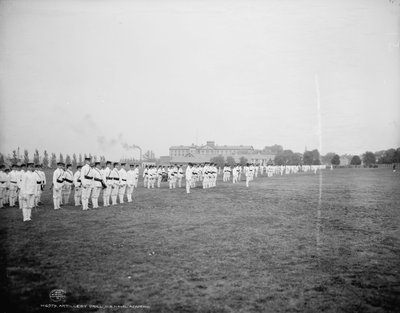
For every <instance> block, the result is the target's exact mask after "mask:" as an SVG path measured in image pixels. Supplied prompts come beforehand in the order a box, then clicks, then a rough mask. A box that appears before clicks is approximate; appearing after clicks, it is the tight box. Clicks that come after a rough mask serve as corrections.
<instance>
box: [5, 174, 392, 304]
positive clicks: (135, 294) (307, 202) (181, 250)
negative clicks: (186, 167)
mask: <svg viewBox="0 0 400 313" xmlns="http://www.w3.org/2000/svg"><path fill="white" fill-rule="evenodd" d="M320 187H321V190H320ZM399 187H400V175H399V173H393V172H392V171H391V170H390V169H385V168H383V169H337V170H334V171H330V170H326V171H323V172H322V175H321V176H320V175H319V174H317V175H314V174H311V173H299V174H295V175H284V176H275V177H272V178H267V177H265V176H263V177H258V178H256V179H255V180H254V181H253V182H251V184H250V188H246V187H245V185H244V182H243V181H242V182H240V183H239V184H236V185H233V184H232V183H223V182H220V181H219V182H218V185H217V187H216V188H213V189H208V190H203V189H200V188H196V189H194V190H192V193H191V194H186V193H185V189H184V188H181V189H176V190H169V189H168V187H167V184H166V183H163V185H162V188H161V189H154V190H148V189H145V188H143V187H141V186H140V187H139V189H138V190H135V195H134V202H133V203H130V204H127V203H126V204H123V205H117V206H113V207H109V208H100V209H95V210H93V209H92V210H89V211H82V210H81V208H78V207H74V206H63V207H62V209H61V210H58V211H55V210H53V209H52V199H51V193H50V191H49V190H47V191H45V193H44V195H43V200H42V201H43V202H44V203H46V205H44V206H41V207H40V208H39V209H38V210H37V211H35V210H34V211H33V214H32V215H33V221H32V222H30V223H23V222H22V212H21V211H20V210H19V209H15V208H6V209H2V210H0V220H1V227H0V232H1V235H2V236H1V247H2V256H1V263H2V274H3V275H2V280H3V283H2V294H3V295H4V296H5V297H6V298H7V299H8V300H7V302H8V304H10V305H11V309H10V310H8V312H11V311H13V312H16V311H29V312H40V311H44V312H50V311H57V312H62V311H65V312H71V311H77V312H79V311H80V312H82V309H80V308H74V307H69V308H61V307H58V308H45V307H43V305H44V304H52V303H53V302H52V301H51V300H50V299H49V292H50V291H51V290H52V289H57V288H58V289H64V290H65V291H66V292H67V296H66V301H65V302H64V304H68V305H77V304H80V305H89V304H92V305H99V306H100V307H101V308H92V309H90V308H85V309H84V311H90V310H91V311H98V312H127V311H129V309H126V308H120V309H118V308H106V307H105V306H107V305H108V306H112V305H115V306H121V305H145V306H149V308H142V309H140V308H136V309H134V311H135V312H141V311H143V312H396V311H399V310H400V300H399V299H400V273H399V270H400V231H399V225H400V212H399V209H400V188H399ZM320 191H321V196H320ZM71 200H72V197H71ZM100 203H101V202H100ZM3 311H6V310H5V309H3Z"/></svg>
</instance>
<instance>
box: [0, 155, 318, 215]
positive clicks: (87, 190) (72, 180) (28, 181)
mask: <svg viewBox="0 0 400 313" xmlns="http://www.w3.org/2000/svg"><path fill="white" fill-rule="evenodd" d="M128 167H129V169H128ZM324 168H325V165H297V166H287V165H286V166H283V165H282V166H273V165H267V166H262V165H255V164H253V163H247V164H246V165H245V166H241V165H240V164H236V165H235V166H233V167H231V166H229V165H227V164H225V166H224V167H223V168H222V169H221V168H218V167H217V164H215V163H212V162H205V163H203V164H192V163H189V164H188V166H187V167H186V169H185V171H184V170H183V167H182V165H177V164H175V165H170V166H167V167H164V166H161V165H159V166H155V165H148V166H145V168H144V170H143V174H142V177H143V186H144V187H146V188H149V189H153V188H155V185H157V188H160V187H161V182H162V181H164V180H167V181H168V185H169V188H170V189H175V188H176V187H177V184H178V188H181V187H182V180H183V178H185V181H186V192H187V193H190V189H191V188H195V187H197V186H198V185H200V187H202V188H203V189H207V188H213V187H216V184H217V176H218V174H219V173H220V172H221V171H222V173H223V178H222V180H223V181H224V182H228V181H230V180H231V177H232V182H233V183H234V184H235V183H238V182H239V181H241V177H242V175H243V174H244V176H245V178H246V187H249V183H250V182H251V181H252V180H253V179H254V177H257V176H258V175H259V174H260V175H263V174H264V172H265V173H266V174H267V175H268V177H271V176H273V175H279V174H280V175H283V174H292V173H297V172H299V171H302V172H308V171H314V173H316V172H317V170H318V169H324ZM138 181H139V165H138V164H136V165H134V164H130V165H129V166H127V164H126V163H123V162H121V163H119V162H114V163H113V162H111V161H107V162H106V164H105V166H101V163H100V162H94V163H91V159H90V158H85V164H84V165H83V166H82V165H78V166H77V170H76V172H75V173H73V172H72V165H71V164H64V163H63V162H58V163H57V169H56V170H55V171H54V173H53V179H52V185H51V189H52V191H53V203H54V209H55V210H58V209H60V207H61V205H62V204H69V199H70V195H71V193H72V191H74V202H75V206H81V205H82V209H83V210H88V209H89V200H91V203H92V207H93V208H94V209H95V208H98V207H99V201H98V199H99V197H100V194H101V192H103V194H102V197H103V205H104V206H105V207H108V206H110V205H116V204H117V200H119V203H120V204H122V203H124V201H125V195H126V198H127V202H132V201H133V191H134V189H135V188H138ZM45 186H46V176H45V173H44V172H43V169H42V166H41V165H34V164H33V163H28V164H23V165H17V164H14V165H12V167H11V171H10V169H8V168H6V167H5V166H4V165H1V166H0V208H2V207H3V206H4V205H6V204H9V206H10V207H14V206H15V205H16V204H17V203H18V204H19V207H20V208H21V209H22V210H23V220H24V221H29V220H31V210H32V208H34V207H36V206H38V205H40V204H41V194H42V191H43V190H44V187H45Z"/></svg>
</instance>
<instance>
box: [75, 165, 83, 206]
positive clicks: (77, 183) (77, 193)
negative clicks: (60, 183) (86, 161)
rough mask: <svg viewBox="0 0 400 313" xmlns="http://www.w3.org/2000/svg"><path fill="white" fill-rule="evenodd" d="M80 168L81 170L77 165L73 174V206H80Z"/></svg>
mask: <svg viewBox="0 0 400 313" xmlns="http://www.w3.org/2000/svg"><path fill="white" fill-rule="evenodd" d="M81 168H82V165H78V166H77V167H76V172H75V174H74V186H75V192H74V200H75V206H80V205H81V197H82V183H81Z"/></svg>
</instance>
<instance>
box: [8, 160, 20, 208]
mask: <svg viewBox="0 0 400 313" xmlns="http://www.w3.org/2000/svg"><path fill="white" fill-rule="evenodd" d="M17 168H18V165H17V164H13V165H12V166H11V172H10V173H9V174H8V175H9V178H10V187H9V190H10V193H9V194H10V201H9V202H10V208H12V207H14V206H15V203H16V202H17V193H18V172H17Z"/></svg>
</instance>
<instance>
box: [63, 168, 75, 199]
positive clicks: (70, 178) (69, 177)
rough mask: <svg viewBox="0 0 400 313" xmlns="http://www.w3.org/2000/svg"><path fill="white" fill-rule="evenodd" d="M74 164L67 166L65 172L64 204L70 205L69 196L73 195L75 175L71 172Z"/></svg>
mask: <svg viewBox="0 0 400 313" xmlns="http://www.w3.org/2000/svg"><path fill="white" fill-rule="evenodd" d="M71 167H72V164H67V167H66V170H65V171H64V186H63V190H62V195H63V200H64V201H63V204H68V202H69V196H70V195H71V189H72V184H73V182H74V174H73V173H72V171H71Z"/></svg>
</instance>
